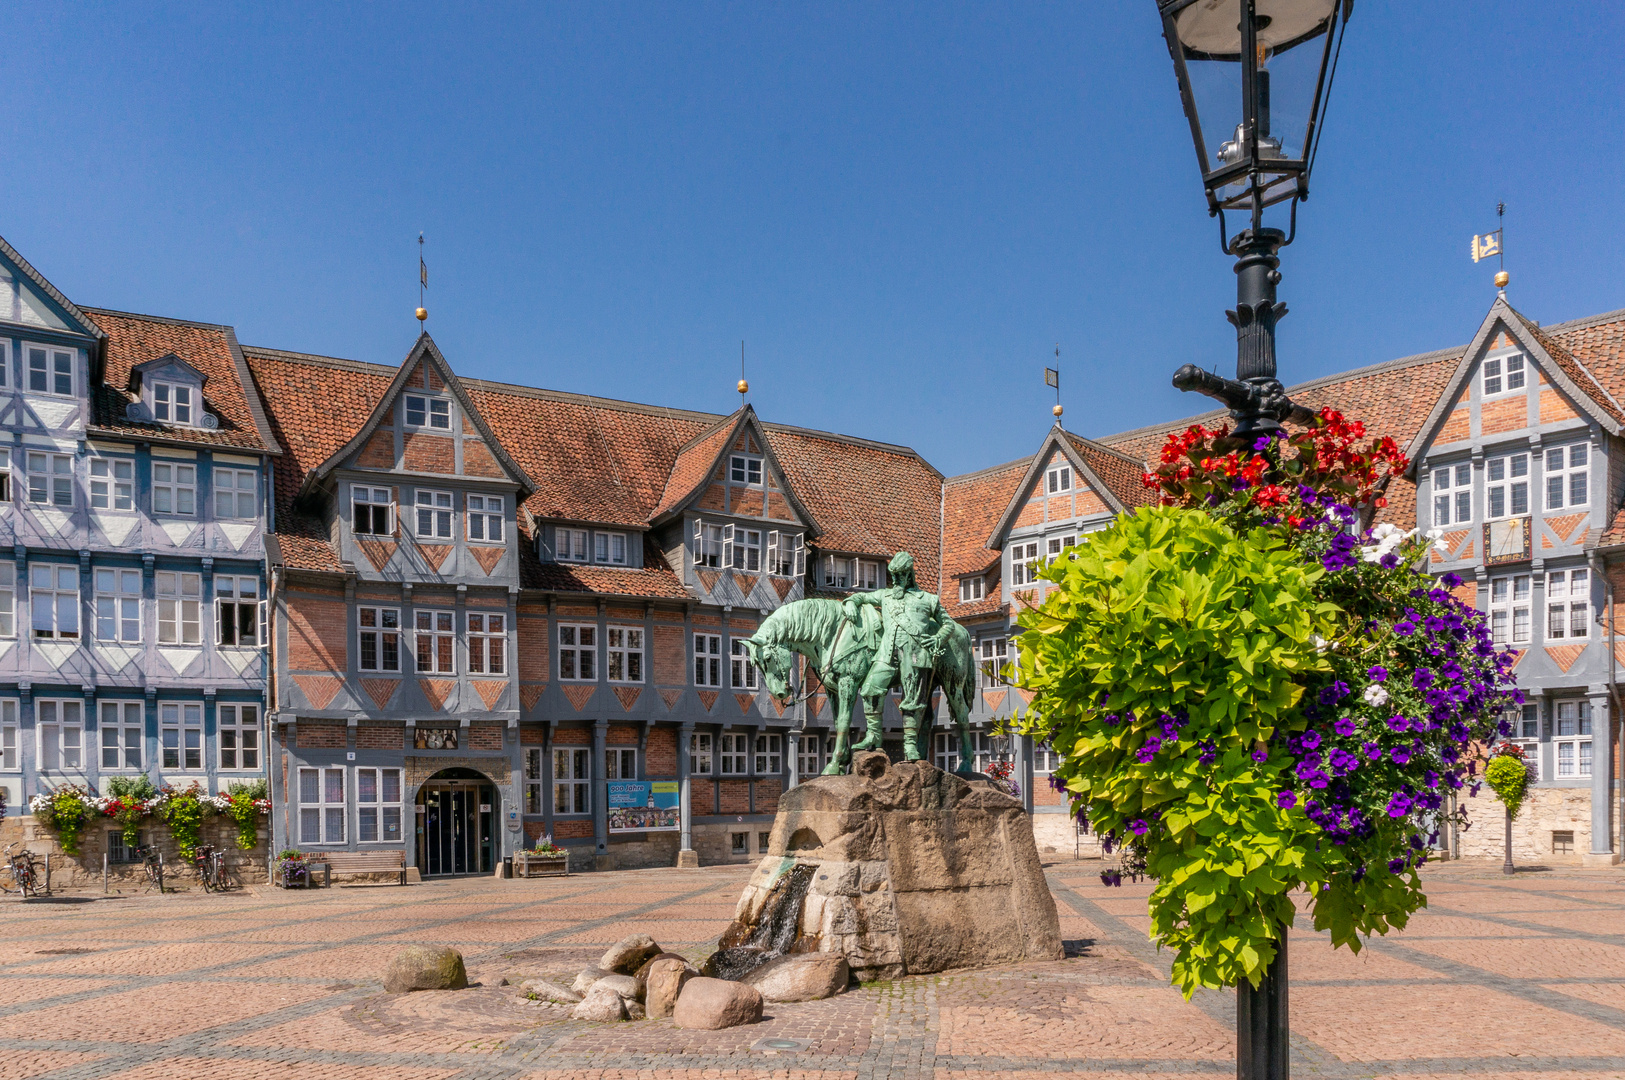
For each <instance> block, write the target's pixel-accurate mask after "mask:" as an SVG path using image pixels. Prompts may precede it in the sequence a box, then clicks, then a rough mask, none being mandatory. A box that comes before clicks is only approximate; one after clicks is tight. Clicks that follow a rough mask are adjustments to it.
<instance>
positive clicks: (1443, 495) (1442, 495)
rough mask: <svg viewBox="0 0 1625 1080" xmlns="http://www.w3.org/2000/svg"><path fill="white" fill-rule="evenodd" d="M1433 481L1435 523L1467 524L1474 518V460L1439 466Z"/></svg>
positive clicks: (1434, 472)
mask: <svg viewBox="0 0 1625 1080" xmlns="http://www.w3.org/2000/svg"><path fill="white" fill-rule="evenodd" d="M1452 481H1453V482H1452ZM1432 483H1433V524H1435V525H1438V526H1444V525H1465V524H1467V523H1468V522H1470V521H1472V520H1473V466H1472V462H1469V461H1462V462H1458V463H1456V464H1454V465H1440V466H1438V467H1437V468H1435V469H1434V470H1433V481H1432Z"/></svg>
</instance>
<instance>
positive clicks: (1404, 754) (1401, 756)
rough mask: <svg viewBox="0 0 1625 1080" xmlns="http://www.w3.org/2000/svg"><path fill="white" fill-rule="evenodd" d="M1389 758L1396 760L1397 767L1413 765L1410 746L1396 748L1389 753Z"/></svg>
mask: <svg viewBox="0 0 1625 1080" xmlns="http://www.w3.org/2000/svg"><path fill="white" fill-rule="evenodd" d="M1388 756H1389V757H1391V758H1393V759H1394V764H1395V765H1409V764H1410V763H1411V749H1410V747H1408V746H1396V747H1394V748H1393V749H1392V750H1390V751H1388Z"/></svg>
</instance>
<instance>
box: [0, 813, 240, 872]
mask: <svg viewBox="0 0 1625 1080" xmlns="http://www.w3.org/2000/svg"><path fill="white" fill-rule="evenodd" d="M116 831H117V826H115V825H113V824H112V823H111V822H109V821H108V820H107V819H105V818H104V819H101V820H97V821H92V822H91V823H90V824H89V825H87V826H86V827H85V831H84V832H82V833H80V834H79V854H78V855H77V856H73V855H66V854H64V853H63V851H62V846H61V845H60V844H58V843H57V839H56V833H55V832H53V831H52V830H51V829H48V828H46V827H45V826H44V825H41V824H40V823H39V822H38V820H37V819H36V818H34V817H33V815H27V816H22V817H8V818H6V819H5V820H4V821H0V847H4V846H5V845H6V844H10V843H17V844H18V845H19V847H21V848H26V849H27V850H29V851H31V852H33V854H34V857H35V858H36V859H39V860H41V861H42V862H43V861H44V860H45V859H47V858H49V860H50V864H51V887H52V888H53V889H81V888H91V887H94V888H97V889H100V888H101V886H102V854H103V852H105V851H106V850H107V839H108V834H109V833H112V832H116ZM141 832H142V835H143V837H144V838H145V840H146V842H147V843H149V844H156V845H157V847H158V850H159V852H160V853H162V855H163V857H164V884H165V885H166V886H168V885H171V884H172V885H174V886H175V887H176V888H192V887H194V886H195V887H198V888H201V887H202V886H201V885H199V884H198V880H197V874H196V872H195V871H194V870H193V869H192V865H191V863H189V862H186V861H185V860H183V859H182V858H181V853H180V847H179V845H177V844H176V843H175V838H174V837H173V836H171V835H170V833H169V830H168V829H167V828H165V827H164V826H163V825H162V824H158V823H154V822H148V823H146V824H144V825H143V826H142V828H141ZM270 842H271V833H270V827H269V822H268V821H267V822H263V823H262V824H261V825H260V828H259V843H257V844H256V845H255V846H254V848H253V849H252V850H249V851H243V850H242V849H241V848H239V847H238V846H237V823H236V822H234V821H232V820H231V819H230V818H228V817H221V816H217V817H211V818H204V819H203V828H202V830H201V836H200V843H203V844H207V845H209V846H210V847H213V848H215V849H216V850H218V851H224V852H225V853H226V868H227V870H228V871H230V872H231V874H232V875H233V876H234V878H235V880H236V881H238V882H241V883H242V884H244V885H262V884H264V883H265V882H266V881H267V880H268V875H267V872H266V849H267V846H268V845H269V844H270ZM107 879H108V884H109V887H115V888H116V887H121V886H122V887H124V888H125V889H126V890H128V889H129V888H131V887H142V886H144V885H145V883H146V870H145V868H144V867H143V866H142V864H141V863H111V864H109V865H108V868H107Z"/></svg>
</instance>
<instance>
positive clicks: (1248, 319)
mask: <svg viewBox="0 0 1625 1080" xmlns="http://www.w3.org/2000/svg"><path fill="white" fill-rule="evenodd" d="M1352 6H1353V0H1158V3H1157V11H1158V13H1159V14H1160V15H1161V16H1162V35H1163V37H1164V38H1165V39H1166V40H1167V42H1168V51H1169V53H1170V54H1171V55H1172V56H1173V60H1174V72H1175V74H1176V75H1177V76H1178V77H1179V96H1180V98H1181V100H1182V101H1183V102H1184V105H1185V117H1186V119H1188V120H1189V121H1190V125H1191V138H1192V140H1193V141H1194V142H1195V143H1196V160H1197V164H1198V166H1199V167H1200V168H1201V170H1202V186H1203V188H1205V189H1206V191H1207V205H1208V212H1209V213H1210V214H1213V215H1214V216H1216V217H1218V219H1219V242H1220V246H1221V247H1223V248H1224V250H1225V252H1226V253H1227V254H1230V255H1233V256H1235V257H1236V266H1235V271H1236V308H1235V310H1234V311H1227V312H1225V314H1226V315H1227V316H1229V318H1230V321H1231V322H1232V323H1233V324H1235V327H1236V377H1235V378H1234V379H1226V378H1223V377H1222V376H1219V375H1214V374H1211V373H1209V372H1206V371H1203V370H1202V369H1201V368H1199V367H1197V366H1196V365H1195V364H1186V365H1185V366H1184V367H1182V368H1180V369H1179V370H1178V371H1177V372H1175V373H1174V385H1175V386H1176V387H1178V388H1179V389H1181V390H1195V391H1197V392H1198V393H1201V394H1206V395H1207V396H1208V397H1211V398H1216V399H1217V400H1219V401H1221V402H1223V403H1224V404H1225V406H1226V407H1227V408H1228V409H1229V410H1230V415H1231V417H1233V418H1234V420H1235V429H1234V431H1233V432H1232V433H1231V436H1230V438H1229V440H1228V442H1229V444H1230V445H1232V446H1236V447H1246V446H1248V445H1250V444H1252V443H1253V442H1254V441H1255V440H1256V439H1257V438H1258V437H1259V436H1260V435H1267V434H1270V433H1272V432H1275V431H1277V430H1279V429H1280V427H1281V425H1282V424H1283V423H1285V422H1286V421H1288V420H1292V421H1294V422H1296V423H1300V424H1301V423H1308V422H1309V421H1310V420H1311V419H1313V414H1311V413H1310V411H1309V410H1308V409H1306V408H1304V407H1303V406H1301V405H1294V404H1293V403H1292V401H1291V399H1290V398H1288V397H1287V394H1286V390H1285V388H1284V387H1282V385H1281V383H1280V381H1279V380H1278V379H1277V378H1276V377H1275V324H1276V322H1277V321H1278V320H1279V319H1280V318H1281V317H1282V316H1284V315H1285V314H1286V305H1285V304H1282V303H1279V302H1277V301H1276V299H1275V286H1276V285H1277V284H1279V283H1280V280H1281V272H1280V269H1279V267H1280V265H1281V261H1280V259H1279V258H1278V257H1277V254H1278V252H1279V251H1280V250H1281V248H1283V247H1285V246H1286V245H1287V244H1290V243H1291V242H1292V241H1293V238H1294V237H1295V236H1296V235H1297V231H1298V200H1300V199H1307V198H1308V197H1309V172H1310V170H1311V169H1312V168H1313V167H1314V163H1315V148H1316V146H1317V145H1318V132H1319V130H1320V127H1319V121H1320V118H1321V114H1322V113H1323V111H1324V109H1325V106H1326V98H1327V95H1328V93H1329V92H1330V90H1331V78H1332V75H1333V74H1334V73H1335V72H1336V70H1337V56H1338V53H1339V52H1340V51H1341V48H1342V43H1343V35H1344V32H1345V29H1346V26H1347V23H1348V17H1349V11H1350V8H1351V7H1352ZM1282 202H1286V203H1290V205H1291V210H1292V216H1291V226H1290V228H1291V231H1290V232H1282V231H1281V230H1280V229H1271V228H1265V226H1264V209H1265V208H1266V207H1269V206H1274V205H1276V204H1277V203H1282ZM1227 210H1240V211H1244V212H1246V213H1247V214H1248V215H1249V221H1248V227H1247V228H1244V229H1243V230H1242V231H1240V232H1238V233H1237V234H1236V235H1235V236H1234V237H1233V238H1228V237H1227V236H1226V231H1225V217H1224V214H1225V211H1227ZM1279 945H1280V947H1279V949H1278V951H1277V952H1276V954H1275V959H1274V960H1273V961H1272V962H1271V964H1270V966H1269V968H1268V969H1267V970H1266V972H1265V974H1264V978H1263V979H1262V980H1261V981H1260V982H1259V985H1258V986H1257V987H1256V988H1255V987H1253V986H1252V985H1251V984H1250V983H1248V982H1246V981H1245V980H1243V981H1242V983H1241V984H1240V985H1239V986H1237V987H1236V1077H1237V1080H1286V1078H1287V1077H1288V1076H1289V1075H1290V1072H1291V1046H1290V1042H1289V1038H1288V1036H1289V1031H1290V1029H1289V1027H1288V1023H1287V935H1286V928H1284V927H1283V928H1282V932H1281V934H1280V938H1279Z"/></svg>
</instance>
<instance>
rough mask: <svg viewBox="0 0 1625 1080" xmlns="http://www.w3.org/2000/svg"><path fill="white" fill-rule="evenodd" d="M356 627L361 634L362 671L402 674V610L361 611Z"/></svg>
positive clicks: (359, 611)
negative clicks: (400, 671)
mask: <svg viewBox="0 0 1625 1080" xmlns="http://www.w3.org/2000/svg"><path fill="white" fill-rule="evenodd" d="M356 624H357V626H359V627H360V634H361V640H360V645H361V661H360V667H361V670H362V671H399V670H401V612H400V609H399V608H381V607H363V608H357V609H356Z"/></svg>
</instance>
